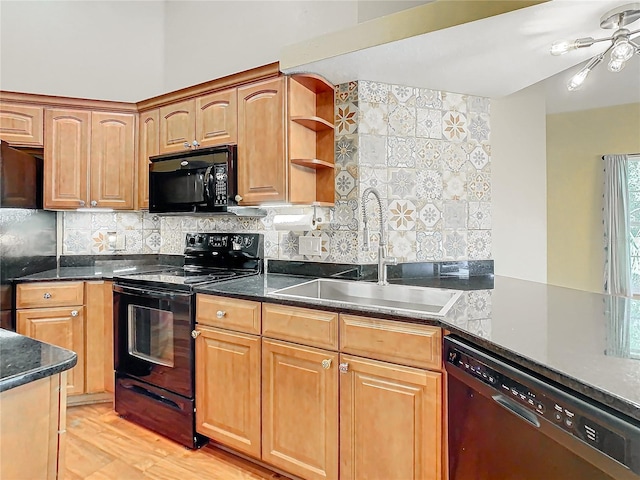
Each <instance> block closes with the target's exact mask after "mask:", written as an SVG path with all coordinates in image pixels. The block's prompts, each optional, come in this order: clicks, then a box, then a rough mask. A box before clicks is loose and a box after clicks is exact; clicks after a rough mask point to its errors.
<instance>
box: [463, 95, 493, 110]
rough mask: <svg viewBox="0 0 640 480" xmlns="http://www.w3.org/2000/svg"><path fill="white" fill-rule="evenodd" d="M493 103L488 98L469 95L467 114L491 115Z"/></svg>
mask: <svg viewBox="0 0 640 480" xmlns="http://www.w3.org/2000/svg"><path fill="white" fill-rule="evenodd" d="M490 108H491V101H490V100H489V99H488V98H487V97H476V96H474V95H469V96H468V97H467V112H475V113H486V114H488V113H489V110H490Z"/></svg>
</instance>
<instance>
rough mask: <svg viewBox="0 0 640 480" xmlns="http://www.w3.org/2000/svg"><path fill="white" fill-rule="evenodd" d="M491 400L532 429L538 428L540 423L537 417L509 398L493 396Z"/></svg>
mask: <svg viewBox="0 0 640 480" xmlns="http://www.w3.org/2000/svg"><path fill="white" fill-rule="evenodd" d="M491 398H493V400H494V401H495V402H496V403H498V404H500V405H501V406H503V407H504V408H506V409H507V410H509V411H510V412H511V413H513V414H514V415H517V416H518V417H520V418H522V419H523V420H525V421H527V422H529V423H530V424H531V425H533V426H534V427H536V428H540V421H539V420H538V417H536V415H535V414H533V413H531V412H530V411H528V410H527V409H526V408H524V407H522V406H520V405H518V404H517V403H516V402H514V401H513V400H511V399H510V398H507V397H505V396H504V395H493V396H492V397H491Z"/></svg>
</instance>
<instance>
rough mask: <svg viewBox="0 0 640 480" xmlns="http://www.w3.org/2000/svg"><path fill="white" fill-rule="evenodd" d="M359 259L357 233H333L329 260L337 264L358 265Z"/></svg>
mask: <svg viewBox="0 0 640 480" xmlns="http://www.w3.org/2000/svg"><path fill="white" fill-rule="evenodd" d="M357 259H358V234H357V233H356V232H333V235H332V236H331V244H330V246H329V256H328V257H327V260H328V261H331V262H337V263H356V262H357Z"/></svg>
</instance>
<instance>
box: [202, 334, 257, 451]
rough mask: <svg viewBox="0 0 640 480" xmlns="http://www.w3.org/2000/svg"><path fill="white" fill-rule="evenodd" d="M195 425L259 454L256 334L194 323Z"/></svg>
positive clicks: (204, 432)
mask: <svg viewBox="0 0 640 480" xmlns="http://www.w3.org/2000/svg"><path fill="white" fill-rule="evenodd" d="M196 332H197V333H198V336H197V337H196V347H195V348H196V361H195V364H196V431H197V432H198V433H200V434H202V435H205V436H207V437H209V438H210V439H212V440H214V441H216V442H219V443H221V444H223V445H227V446H229V447H231V448H234V449H236V450H238V451H239V452H242V453H245V454H247V455H250V456H252V457H254V458H260V452H261V448H260V447H261V438H260V426H261V421H260V418H261V409H260V379H261V371H260V356H261V351H260V344H261V341H260V337H259V336H256V335H247V334H244V333H236V332H231V331H225V330H222V329H218V328H211V327H205V326H202V325H198V326H197V327H196Z"/></svg>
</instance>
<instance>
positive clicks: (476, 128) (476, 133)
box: [467, 113, 491, 144]
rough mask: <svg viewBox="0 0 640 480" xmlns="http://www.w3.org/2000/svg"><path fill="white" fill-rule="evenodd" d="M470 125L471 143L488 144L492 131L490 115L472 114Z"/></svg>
mask: <svg viewBox="0 0 640 480" xmlns="http://www.w3.org/2000/svg"><path fill="white" fill-rule="evenodd" d="M468 118H469V125H468V128H467V130H468V137H469V141H474V142H477V143H482V144H484V143H488V142H489V136H490V134H491V130H490V128H489V115H487V114H486V113H470V114H469V117H468Z"/></svg>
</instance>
